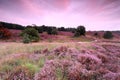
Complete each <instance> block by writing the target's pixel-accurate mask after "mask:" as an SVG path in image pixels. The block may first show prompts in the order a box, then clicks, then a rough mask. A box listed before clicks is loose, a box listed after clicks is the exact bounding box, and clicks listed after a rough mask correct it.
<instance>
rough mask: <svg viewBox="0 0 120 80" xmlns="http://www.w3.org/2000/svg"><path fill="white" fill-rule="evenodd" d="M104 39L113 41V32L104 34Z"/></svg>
mask: <svg viewBox="0 0 120 80" xmlns="http://www.w3.org/2000/svg"><path fill="white" fill-rule="evenodd" d="M103 38H105V39H111V38H113V34H112V32H110V31H106V32H105V33H104V35H103Z"/></svg>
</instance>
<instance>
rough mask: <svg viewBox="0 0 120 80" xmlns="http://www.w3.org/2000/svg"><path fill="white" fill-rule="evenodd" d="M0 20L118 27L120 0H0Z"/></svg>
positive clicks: (88, 26) (93, 27)
mask: <svg viewBox="0 0 120 80" xmlns="http://www.w3.org/2000/svg"><path fill="white" fill-rule="evenodd" d="M0 21H5V22H10V23H17V24H21V25H24V26H26V25H32V24H36V25H39V26H40V25H47V26H57V27H62V26H63V27H75V28H76V27H77V26H79V25H83V26H85V27H86V29H87V30H120V0H0Z"/></svg>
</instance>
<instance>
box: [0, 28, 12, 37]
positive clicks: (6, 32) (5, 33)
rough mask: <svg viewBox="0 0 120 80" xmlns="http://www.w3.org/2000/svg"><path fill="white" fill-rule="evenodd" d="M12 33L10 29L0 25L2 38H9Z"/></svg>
mask: <svg viewBox="0 0 120 80" xmlns="http://www.w3.org/2000/svg"><path fill="white" fill-rule="evenodd" d="M11 35H12V33H11V32H10V31H9V30H8V29H6V28H4V27H2V26H0V39H8V38H10V37H11Z"/></svg>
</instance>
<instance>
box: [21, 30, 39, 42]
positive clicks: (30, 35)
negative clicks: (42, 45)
mask: <svg viewBox="0 0 120 80" xmlns="http://www.w3.org/2000/svg"><path fill="white" fill-rule="evenodd" d="M21 36H22V37H23V42H24V43H29V42H38V41H39V39H40V37H39V33H38V31H37V30H36V29H34V28H26V29H25V30H23V31H22V33H21Z"/></svg>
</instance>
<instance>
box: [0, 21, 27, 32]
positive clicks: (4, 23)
mask: <svg viewBox="0 0 120 80" xmlns="http://www.w3.org/2000/svg"><path fill="white" fill-rule="evenodd" d="M0 25H2V26H3V27H4V28H8V29H16V30H23V29H24V28H25V27H24V26H22V25H18V24H13V23H6V22H0Z"/></svg>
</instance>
